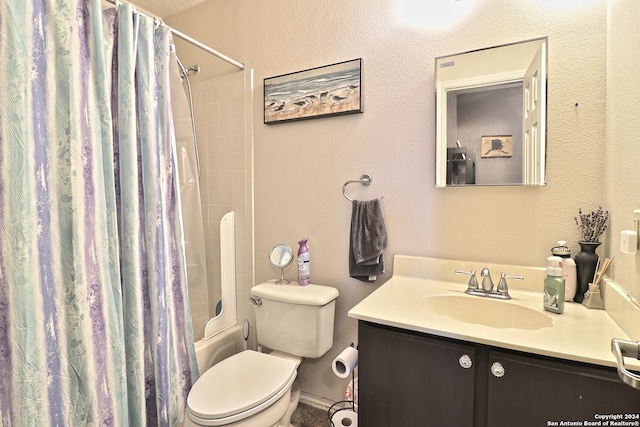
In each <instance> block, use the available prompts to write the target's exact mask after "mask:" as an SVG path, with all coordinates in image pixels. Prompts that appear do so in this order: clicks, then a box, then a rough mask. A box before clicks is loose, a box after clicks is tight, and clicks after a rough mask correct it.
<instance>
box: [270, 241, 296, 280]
mask: <svg viewBox="0 0 640 427" xmlns="http://www.w3.org/2000/svg"><path fill="white" fill-rule="evenodd" d="M292 260H293V251H292V250H291V248H290V247H289V246H287V245H284V244H279V245H275V246H274V247H273V249H271V252H270V253H269V261H271V264H273V265H275V266H276V267H278V268H279V269H280V280H277V281H276V285H286V284H287V283H291V281H290V280H287V279H285V278H284V268H285V267H286V266H288V265H289V264H291V261H292Z"/></svg>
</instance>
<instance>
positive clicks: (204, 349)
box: [195, 325, 244, 375]
mask: <svg viewBox="0 0 640 427" xmlns="http://www.w3.org/2000/svg"><path fill="white" fill-rule="evenodd" d="M195 348H196V360H197V361H198V370H199V371H200V375H202V374H203V373H205V371H206V370H207V369H209V368H211V367H212V366H213V365H215V364H216V363H218V362H220V361H222V360H224V359H226V358H227V357H229V356H233V355H234V354H236V353H239V352H241V351H242V350H244V338H243V335H242V326H240V325H233V326H231V327H230V328H228V329H225V330H224V331H222V332H220V333H218V334H216V335H214V336H212V337H211V338H206V339H204V338H203V339H201V340H199V341H197V342H196V343H195Z"/></svg>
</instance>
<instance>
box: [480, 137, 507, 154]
mask: <svg viewBox="0 0 640 427" xmlns="http://www.w3.org/2000/svg"><path fill="white" fill-rule="evenodd" d="M480 149H481V154H480V156H481V157H482V158H496V157H511V155H512V153H513V135H486V136H483V137H482V143H481V146H480Z"/></svg>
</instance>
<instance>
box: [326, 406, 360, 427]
mask: <svg viewBox="0 0 640 427" xmlns="http://www.w3.org/2000/svg"><path fill="white" fill-rule="evenodd" d="M331 422H332V423H333V425H334V426H335V427H343V426H351V427H356V426H357V425H358V413H357V412H354V411H352V410H351V409H343V410H340V411H338V412H336V413H335V414H333V416H332V417H331Z"/></svg>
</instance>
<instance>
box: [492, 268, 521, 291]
mask: <svg viewBox="0 0 640 427" xmlns="http://www.w3.org/2000/svg"><path fill="white" fill-rule="evenodd" d="M507 279H516V280H524V276H507V273H500V281H499V282H498V287H497V288H496V292H498V293H500V294H502V295H509V286H507Z"/></svg>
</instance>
